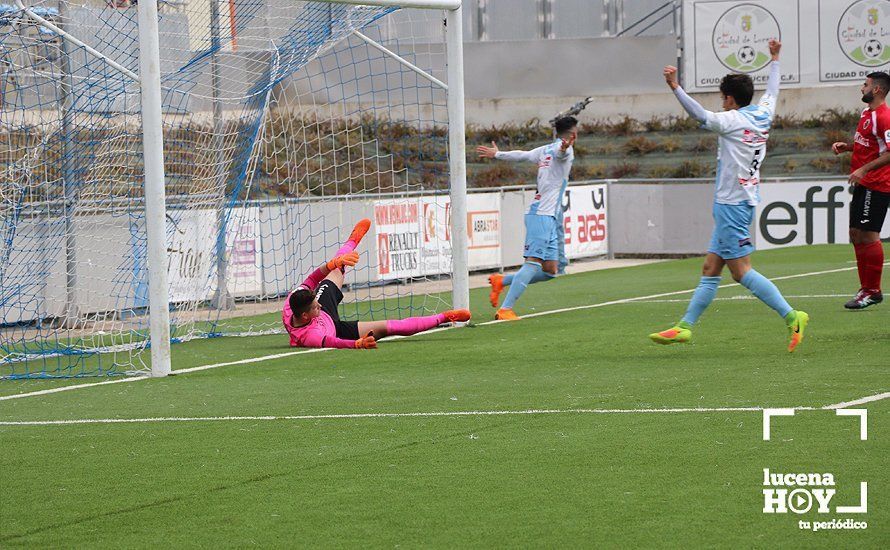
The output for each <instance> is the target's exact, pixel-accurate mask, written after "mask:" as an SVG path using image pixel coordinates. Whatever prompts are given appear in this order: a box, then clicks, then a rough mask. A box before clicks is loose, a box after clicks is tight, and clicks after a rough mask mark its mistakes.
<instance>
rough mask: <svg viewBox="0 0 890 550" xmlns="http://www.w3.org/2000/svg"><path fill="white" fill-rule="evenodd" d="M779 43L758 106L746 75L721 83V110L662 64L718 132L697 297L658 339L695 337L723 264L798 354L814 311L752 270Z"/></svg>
mask: <svg viewBox="0 0 890 550" xmlns="http://www.w3.org/2000/svg"><path fill="white" fill-rule="evenodd" d="M781 48H782V44H781V42H779V41H777V40H770V41H769V51H770V55H771V56H772V65H771V67H770V74H769V80H768V83H767V88H766V93H764V94H763V96H762V97H761V98H760V101H759V102H758V103H757V104H756V105H751V99H752V98H753V97H754V82H753V81H752V80H751V77H749V76H748V75H741V74H729V75H726V76H725V77H724V78H723V80H722V81H721V83H720V93H721V95H722V96H723V109H724V111H723V112H720V113H713V112H711V111H708V110H706V109H705V108H704V107H702V106H701V105H700V104H699V103H698V102H697V101H695V100H694V99H692V98H691V97H689V96H688V95H687V94H686V92H685V91H684V90H683V88H681V87H680V84H679V82H678V81H677V68H676V67H672V66H667V67H665V68H664V79H665V81H666V82H667V85H668V86H669V87H670V88H671V90H673V92H674V95H675V96H676V97H677V100H678V101H679V102H680V104H681V105H682V106H683V108H684V109H685V110H686V112H687V113H689V115H690V116H692V117H693V118H694V119H696V120H697V121H699V122H700V123H701V124H702V127H703V128H705V129H707V130H710V131H712V132H715V133H716V134H717V135H718V148H717V182H716V183H717V188H716V193H715V195H714V208H713V215H714V233H713V235H712V237H711V243H710V245H709V247H708V255H707V256H706V257H705V263H704V267H703V268H702V277H701V280H700V281H699V284H698V287H697V288H696V289H695V292H694V293H693V295H692V300H691V301H690V302H689V307H688V308H687V309H686V314H685V315H683V318H682V319H681V320H680V322H679V323H677V324H676V325H675V326H673V327H671V328H669V329H667V330H663V331H661V332H656V333H654V334H650V335H649V338H651V339H652V340H653V341H655V342H657V343H659V344H677V343H686V342H690V341H691V340H692V325H694V324H695V322H696V321H698V319H699V317H700V316H701V314H702V313H704V311H705V309H707V307H708V305H710V303H711V301H712V300H713V299H714V297H715V296H716V295H717V287H718V286H719V285H720V278H721V273H722V272H723V267H724V266H726V267H728V268H729V271H730V273H732V278H733V279H734V280H736V281H737V282H739V283H741V285H742V286H744V287H745V288H747V289H748V290H750V291H751V293H752V294H754V296H756V297H757V298H759V299H760V300H761V301H762V302H763V303H765V304H766V305H768V306H769V307H771V308H772V309H773V310H775V311H776V313H778V314H779V315H780V316H781V317H782V318H783V319H784V320H785V323H786V325H787V327H788V331H789V334H790V342H789V343H788V351H790V352H793V351H794V350H795V349H797V347H798V346H799V345H800V343H801V342H802V341H803V337H804V330H805V329H806V327H807V322H808V321H809V316H808V315H807V314H806V313H804V312H803V311H796V310H794V309H793V308H792V307H791V306H790V305H788V302H787V301H786V300H785V298H784V297H783V296H782V293H781V292H779V289H778V288H777V287H776V285H775V284H773V282H772V281H770V280H769V279H767V278H766V277H764V276H763V275H761V274H760V273H758V272H757V271H755V270H754V269H753V268H752V267H751V253H752V252H754V242H753V240H752V238H751V233H750V225H751V222H752V221H753V218H754V209H755V207H756V206H757V204H758V203H759V202H760V193H759V190H758V187H759V183H760V167H761V166H762V164H763V160H764V158H765V157H766V142H767V139H768V138H769V131H770V127H771V126H772V122H773V116H774V115H775V111H776V100H777V98H778V96H779V82H780V80H781V74H780V71H779V51H780V50H781Z"/></svg>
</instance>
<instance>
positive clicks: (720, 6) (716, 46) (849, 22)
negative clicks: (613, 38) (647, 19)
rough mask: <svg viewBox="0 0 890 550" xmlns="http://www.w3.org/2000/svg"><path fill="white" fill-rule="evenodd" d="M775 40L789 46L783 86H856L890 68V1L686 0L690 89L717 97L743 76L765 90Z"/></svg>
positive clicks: (685, 81) (784, 59)
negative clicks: (732, 77)
mask: <svg viewBox="0 0 890 550" xmlns="http://www.w3.org/2000/svg"><path fill="white" fill-rule="evenodd" d="M772 38H775V39H778V40H781V41H782V53H781V57H780V64H781V78H782V86H783V87H790V88H794V87H813V86H831V85H840V84H851V83H856V82H859V81H861V80H863V79H864V78H865V75H867V74H868V73H870V72H872V71H877V70H884V71H886V70H887V69H888V68H890V2H888V1H887V0H750V1H743V2H738V1H732V0H685V1H684V2H683V72H682V75H681V76H682V78H683V85H684V87H685V88H686V89H687V90H689V91H692V92H708V91H717V89H718V87H719V84H720V80H721V79H722V78H723V77H724V76H725V75H726V74H728V73H743V74H748V75H750V76H751V78H752V79H753V80H754V83H755V86H756V87H757V88H758V89H763V88H765V87H766V81H767V77H768V75H769V69H770V66H769V64H770V54H769V48H768V42H769V40H770V39H772Z"/></svg>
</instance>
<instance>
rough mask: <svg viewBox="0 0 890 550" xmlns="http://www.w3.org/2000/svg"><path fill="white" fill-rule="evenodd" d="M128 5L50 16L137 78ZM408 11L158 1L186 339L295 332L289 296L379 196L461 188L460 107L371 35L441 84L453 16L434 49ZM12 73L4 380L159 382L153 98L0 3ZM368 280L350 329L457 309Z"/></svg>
mask: <svg viewBox="0 0 890 550" xmlns="http://www.w3.org/2000/svg"><path fill="white" fill-rule="evenodd" d="M214 1H215V0H214ZM117 5H118V6H120V7H119V8H114V7H111V6H109V5H107V4H105V2H104V0H103V1H101V2H96V3H95V4H93V3H87V4H85V5H80V4H78V5H75V4H68V3H66V2H61V3H59V2H52V3H36V4H34V5H33V10H32V11H33V12H34V13H35V14H36V15H38V16H39V17H42V18H45V19H47V20H49V21H50V22H51V23H54V24H55V25H58V26H59V27H61V28H62V29H64V31H65V32H68V33H70V34H71V35H73V36H75V37H77V38H78V39H80V40H82V41H83V42H85V43H86V44H88V45H89V46H91V47H92V48H95V49H96V50H98V51H99V52H101V53H102V54H103V56H105V57H106V58H108V59H112V60H114V61H115V62H117V63H119V64H120V65H122V66H124V67H126V68H128V69H129V70H131V71H133V72H138V25H137V12H136V8H135V7H134V6H130V5H129V2H124V3H123V4H121V3H118V4H117ZM393 11H394V10H393V9H391V8H376V7H364V6H348V5H338V4H329V3H317V2H284V1H274V0H266V1H257V0H232V1H226V2H218V3H217V4H215V5H214V4H212V2H211V1H207V2H203V3H202V2H196V3H189V4H185V3H176V2H167V3H161V5H160V15H159V27H160V33H161V58H162V60H161V71H162V91H163V94H162V95H163V111H164V141H165V172H166V182H167V184H166V186H167V196H168V225H167V232H168V235H167V242H168V248H169V250H168V252H169V256H170V265H169V266H168V276H170V278H171V282H170V285H171V288H170V292H171V310H172V314H171V315H172V323H173V327H172V334H171V338H172V339H173V340H174V341H181V340H185V339H189V338H194V337H201V336H219V335H228V334H261V333H266V332H279V331H280V327H279V326H278V323H277V322H276V320H275V314H274V313H269V312H271V311H274V309H275V308H276V306H275V304H276V303H277V302H276V300H278V299H280V298H281V297H282V296H285V295H286V294H287V292H288V291H289V290H290V289H291V288H293V287H294V286H295V285H296V284H298V283H299V281H300V280H301V277H302V276H303V275H304V274H305V273H307V272H308V271H310V270H311V268H312V267H313V265H314V264H315V263H317V262H318V261H319V259H320V258H323V257H324V255H325V254H327V253H328V252H329V251H330V250H331V248H332V247H334V248H336V245H337V243H338V242H339V240H340V238H341V237H342V236H343V231H344V225H348V224H349V223H351V222H352V221H354V220H355V219H357V217H361V216H364V215H367V212H368V211H369V208H372V207H373V203H371V202H367V200H370V199H374V198H375V197H376V199H377V200H385V199H388V198H390V197H392V196H405V194H406V193H410V192H414V191H425V190H434V189H444V188H446V187H447V170H446V166H447V136H446V132H445V130H444V128H445V127H446V125H447V119H446V117H445V95H444V92H443V91H442V90H439V89H438V88H436V87H435V86H433V85H432V84H430V82H429V81H427V80H425V79H423V78H421V77H418V76H417V75H416V74H415V73H413V72H411V71H410V70H408V69H406V68H405V67H403V66H402V65H400V64H398V63H396V62H395V61H393V60H391V59H389V58H388V57H386V56H385V55H384V54H382V53H380V52H379V51H377V50H376V49H373V48H370V47H369V46H368V45H367V44H365V43H364V42H362V41H360V40H358V39H357V38H355V37H354V36H352V32H353V30H356V29H363V32H365V33H366V34H369V35H371V36H372V37H375V38H376V39H378V40H381V41H383V42H384V43H385V44H386V46H387V47H388V48H391V49H393V50H394V51H397V52H398V53H399V54H400V55H403V56H404V57H405V58H407V59H409V60H411V61H412V62H414V63H417V64H418V65H420V66H421V67H422V68H424V69H425V70H428V71H432V72H436V71H439V72H440V73H441V71H442V70H443V68H444V65H443V63H442V62H441V61H440V60H439V59H440V58H441V57H442V56H441V54H442V53H443V49H442V44H441V21H440V20H439V21H437V20H436V18H435V17H433V18H426V19H424V18H420V19H419V21H421V23H420V24H421V25H426V27H424V28H432V29H434V32H433V33H432V34H433V37H432V38H429V39H426V40H423V41H419V42H418V40H417V30H416V29H417V28H418V23H417V21H415V20H412V19H410V18H409V19H404V18H403V19H402V20H399V19H397V18H396V19H393V17H394V16H395V15H401V13H407V12H408V11H403V12H401V13H400V14H394V15H393V16H390V17H386V16H388V15H390V14H391V13H392V12H393ZM394 21H395V22H394ZM400 25H401V26H400ZM403 27H404V29H407V30H399V29H401V28H403ZM394 29H395V30H394ZM436 33H439V35H438V36H436ZM0 57H2V59H0V61H2V67H0V69H2V76H0V178H2V187H0V262H2V263H0V376H2V377H5V378H17V377H46V376H91V375H104V374H123V373H128V372H134V371H140V370H144V369H145V368H146V365H145V361H147V354H142V353H140V352H141V350H143V349H144V348H146V347H147V346H148V316H147V313H148V285H147V265H146V234H145V219H144V197H143V189H142V174H143V167H142V146H141V129H142V120H141V117H140V97H139V89H138V84H137V83H135V82H133V81H132V80H131V79H129V78H128V77H126V76H125V75H123V74H121V73H120V72H119V71H118V70H116V69H115V68H113V67H112V66H111V65H110V64H109V63H108V62H107V60H106V59H103V58H97V57H96V56H94V55H92V54H90V53H89V52H88V51H86V49H85V48H83V47H80V46H77V45H75V44H74V43H72V42H70V41H68V40H63V39H62V38H61V37H60V36H59V35H58V34H57V33H55V32H54V31H52V30H51V29H50V28H48V27H46V26H44V25H41V24H40V23H38V22H36V21H35V20H34V19H33V18H31V17H29V16H28V15H27V14H26V13H24V12H23V11H22V10H20V9H18V8H17V7H15V6H11V5H0ZM353 197H362V198H363V199H365V202H362V203H360V204H359V203H352V202H350V201H349V200H347V199H350V198H353ZM417 200H420V199H417ZM357 204H359V206H356V205H357ZM425 204H426V203H425ZM436 208H439V209H440V210H441V206H436ZM345 230H346V231H348V227H347V228H346V229H345ZM208 243H209V244H208ZM365 256H370V254H369V253H367V252H366V253H365ZM251 258H252V260H251ZM365 259H366V260H374V261H376V259H374V258H367V257H366V258H365ZM251 262H253V263H251ZM370 264H374V262H373V261H372V262H369V267H367V268H365V269H367V270H369V273H365V274H361V273H359V274H356V275H354V276H353V278H352V279H351V281H348V282H351V283H352V285H351V286H352V287H353V292H352V293H351V295H350V297H349V298H348V300H347V301H348V302H350V303H351V304H352V305H351V306H349V307H344V311H343V314H344V316H347V317H352V318H358V317H363V318H367V317H374V316H379V315H380V314H382V313H392V312H397V313H410V312H413V311H416V310H418V309H420V310H422V309H432V308H434V307H435V306H436V305H438V304H439V303H440V302H441V298H438V297H432V296H429V295H428V293H427V292H417V293H415V292H413V291H412V290H411V289H410V287H404V286H400V287H390V286H383V285H382V284H381V282H384V281H382V277H381V276H378V275H377V274H375V273H370V271H373V268H372V267H370ZM374 265H376V264H374ZM432 271H434V270H427V271H426V272H421V271H420V270H418V272H417V276H427V278H430V277H431V276H437V275H438V274H437V273H433V272H432ZM447 271H449V269H444V268H443V269H440V270H439V272H441V273H446V272H447ZM415 278H416V277H415ZM239 281H240V282H239ZM239 285H241V286H239ZM233 305H235V311H234V312H232V307H233ZM247 306H251V307H247Z"/></svg>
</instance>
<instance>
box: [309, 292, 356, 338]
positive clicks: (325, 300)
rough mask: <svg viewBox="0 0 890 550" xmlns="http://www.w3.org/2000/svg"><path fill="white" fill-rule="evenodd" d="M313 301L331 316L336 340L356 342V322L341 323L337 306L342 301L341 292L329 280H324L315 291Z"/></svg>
mask: <svg viewBox="0 0 890 550" xmlns="http://www.w3.org/2000/svg"><path fill="white" fill-rule="evenodd" d="M315 299H316V300H318V305H320V306H321V310H322V311H324V312H325V313H327V314H328V315H330V316H331V319H333V320H334V326H335V327H336V329H337V338H343V339H344V340H358V339H359V335H358V321H341V320H340V313H339V312H338V311H337V306H338V305H340V302H342V301H343V292H342V291H341V290H340V288H339V287H338V286H337V285H336V284H335V283H334V282H333V281H331V280H330V279H325V280H324V281H322V282H321V284H320V285H318V290H316V291H315Z"/></svg>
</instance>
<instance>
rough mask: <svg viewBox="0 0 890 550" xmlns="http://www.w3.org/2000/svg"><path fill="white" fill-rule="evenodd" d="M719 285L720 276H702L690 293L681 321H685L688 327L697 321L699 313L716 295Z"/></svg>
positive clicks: (703, 310) (706, 307)
mask: <svg viewBox="0 0 890 550" xmlns="http://www.w3.org/2000/svg"><path fill="white" fill-rule="evenodd" d="M719 285H720V277H719V276H718V277H702V278H701V281H699V282H698V286H697V287H696V288H695V292H694V293H693V294H692V300H690V301H689V306H688V307H687V308H686V314H685V315H683V319H682V320H681V321H680V322H681V323H686V324H687V325H689V326H690V327H691V326H692V325H694V324H695V323H696V321H698V318H699V317H701V314H702V313H704V312H705V310H706V309H708V306H709V305H711V301H713V300H714V296H716V295H717V287H718V286H719Z"/></svg>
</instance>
